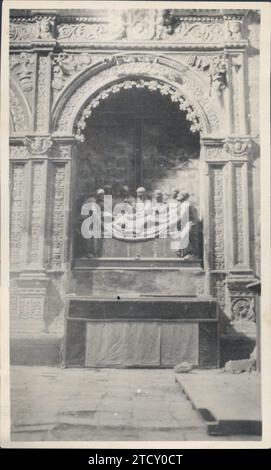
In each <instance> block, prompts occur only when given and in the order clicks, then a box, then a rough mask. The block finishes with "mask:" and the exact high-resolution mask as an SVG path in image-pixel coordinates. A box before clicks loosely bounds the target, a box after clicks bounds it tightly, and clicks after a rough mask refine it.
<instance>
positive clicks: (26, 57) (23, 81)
mask: <svg viewBox="0 0 271 470" xmlns="http://www.w3.org/2000/svg"><path fill="white" fill-rule="evenodd" d="M9 66H10V74H11V76H12V78H13V79H14V80H15V82H16V83H17V85H18V86H19V88H20V89H21V90H22V92H23V93H24V95H25V96H26V98H27V101H28V103H29V105H30V107H31V108H32V109H33V97H34V93H33V90H34V83H35V55H34V54H30V53H27V52H22V53H20V54H11V56H10V62H9Z"/></svg>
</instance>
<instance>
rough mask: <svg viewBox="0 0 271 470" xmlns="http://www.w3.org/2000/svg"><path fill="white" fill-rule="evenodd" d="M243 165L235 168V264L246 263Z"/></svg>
mask: <svg viewBox="0 0 271 470" xmlns="http://www.w3.org/2000/svg"><path fill="white" fill-rule="evenodd" d="M243 172H244V166H243V165H234V166H233V243H234V264H237V265H238V264H244V263H245V240H244V196H243V194H244V188H243Z"/></svg>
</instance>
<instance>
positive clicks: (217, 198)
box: [209, 165, 225, 269]
mask: <svg viewBox="0 0 271 470" xmlns="http://www.w3.org/2000/svg"><path fill="white" fill-rule="evenodd" d="M209 173H210V191H211V213H210V222H211V223H212V226H213V230H212V243H211V253H212V258H213V259H212V268H213V269H224V267H225V261H224V251H225V246H224V243H225V237H224V223H225V215H224V165H210V168H209Z"/></svg>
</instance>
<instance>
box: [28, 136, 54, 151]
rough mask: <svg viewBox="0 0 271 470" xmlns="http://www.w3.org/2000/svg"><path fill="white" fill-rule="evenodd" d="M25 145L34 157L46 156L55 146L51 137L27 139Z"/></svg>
mask: <svg viewBox="0 0 271 470" xmlns="http://www.w3.org/2000/svg"><path fill="white" fill-rule="evenodd" d="M24 144H25V146H26V148H27V149H28V151H29V153H30V154H32V155H44V154H45V153H46V152H47V151H48V149H49V148H50V147H51V146H52V145H53V141H52V139H51V137H40V136H37V137H25V139H24Z"/></svg>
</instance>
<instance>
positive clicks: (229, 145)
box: [224, 138, 251, 157]
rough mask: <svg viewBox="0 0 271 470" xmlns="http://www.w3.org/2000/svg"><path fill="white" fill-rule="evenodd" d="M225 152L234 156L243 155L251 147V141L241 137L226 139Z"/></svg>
mask: <svg viewBox="0 0 271 470" xmlns="http://www.w3.org/2000/svg"><path fill="white" fill-rule="evenodd" d="M224 148H225V150H226V152H228V153H229V154H231V155H233V156H234V157H240V156H244V155H245V154H246V152H247V150H248V149H249V148H251V142H250V141H249V140H241V139H230V138H229V139H227V141H226V142H225V144H224Z"/></svg>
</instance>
